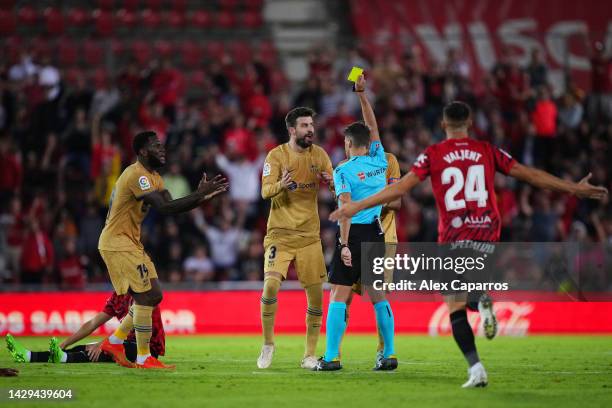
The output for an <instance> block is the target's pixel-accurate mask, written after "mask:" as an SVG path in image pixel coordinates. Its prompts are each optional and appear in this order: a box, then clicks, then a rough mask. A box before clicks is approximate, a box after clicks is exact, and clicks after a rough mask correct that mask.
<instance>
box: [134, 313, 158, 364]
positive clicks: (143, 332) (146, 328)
mask: <svg viewBox="0 0 612 408" xmlns="http://www.w3.org/2000/svg"><path fill="white" fill-rule="evenodd" d="M133 307H134V331H135V332H136V349H137V350H138V351H137V352H138V356H137V358H136V360H137V362H138V364H142V363H144V361H145V360H146V359H147V357H149V356H150V355H151V352H150V351H149V342H150V341H151V333H152V332H153V323H152V318H151V315H152V314H153V309H154V308H153V306H143V305H134V306H133Z"/></svg>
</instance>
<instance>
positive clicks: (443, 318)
mask: <svg viewBox="0 0 612 408" xmlns="http://www.w3.org/2000/svg"><path fill="white" fill-rule="evenodd" d="M109 295H110V294H109V293H91V292H85V293H80V292H63V293H59V292H58V293H2V294H0V335H4V334H6V333H9V332H10V333H13V334H15V335H44V336H48V335H67V334H69V333H72V332H74V331H75V330H77V329H78V328H79V326H80V325H81V324H82V323H83V322H85V321H87V320H88V319H90V318H91V317H92V316H93V315H95V314H96V313H98V312H99V311H100V310H102V308H103V307H104V304H105V302H106V299H107V298H108V297H109ZM260 295H261V294H260V292H258V291H216V292H167V293H166V294H165V296H164V301H163V303H162V318H163V320H164V327H165V329H166V332H167V333H168V334H196V333H198V334H199V333H244V334H257V333H259V332H260V327H261V326H260V320H259V297H260ZM327 301H328V298H327V294H326V299H325V305H327ZM392 306H393V311H394V315H395V328H396V331H397V332H398V333H422V334H426V333H429V334H430V335H433V336H436V335H446V334H449V333H450V322H449V320H448V311H447V309H446V306H445V305H444V304H442V303H439V302H418V303H416V302H392ZM495 307H496V311H497V315H498V319H499V323H500V324H499V325H500V334H501V335H508V336H524V335H527V334H544V333H567V334H570V333H577V334H589V333H590V334H598V333H599V334H604V333H612V302H597V303H580V302H529V301H520V302H499V303H496V305H495ZM305 314H306V299H305V296H304V294H303V293H302V292H301V291H284V292H281V294H280V295H279V309H278V315H277V318H276V331H277V332H278V333H302V332H303V331H304V320H305ZM470 320H471V321H472V323H473V327H478V326H479V325H477V324H476V323H477V320H478V314H477V313H471V314H470ZM324 322H325V320H324ZM117 324H118V323H117V321H116V320H115V319H113V320H112V321H110V322H108V324H107V325H106V326H104V327H103V328H101V329H100V330H99V331H98V332H97V333H96V334H107V333H110V332H111V331H112V330H114V328H115V327H116V325H117ZM349 331H353V332H374V331H375V318H374V312H373V310H372V306H371V305H370V304H369V303H368V302H365V301H363V300H361V299H359V298H356V299H355V300H354V301H353V304H352V305H351V313H350V321H349Z"/></svg>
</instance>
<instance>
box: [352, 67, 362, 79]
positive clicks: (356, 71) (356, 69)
mask: <svg viewBox="0 0 612 408" xmlns="http://www.w3.org/2000/svg"><path fill="white" fill-rule="evenodd" d="M361 74H363V68H359V67H353V69H351V72H349V75H348V80H349V81H351V82H357V80H358V79H359V75H361Z"/></svg>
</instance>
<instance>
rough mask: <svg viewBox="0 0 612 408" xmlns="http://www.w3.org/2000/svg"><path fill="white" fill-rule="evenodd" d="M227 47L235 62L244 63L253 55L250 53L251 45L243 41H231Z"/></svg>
mask: <svg viewBox="0 0 612 408" xmlns="http://www.w3.org/2000/svg"><path fill="white" fill-rule="evenodd" d="M228 48H229V52H230V55H231V57H232V59H233V60H234V63H236V64H240V65H242V64H246V63H248V62H250V61H251V60H252V59H253V56H252V54H251V47H250V46H249V44H247V43H245V42H242V41H236V42H233V43H231V44H230V45H229V47H228Z"/></svg>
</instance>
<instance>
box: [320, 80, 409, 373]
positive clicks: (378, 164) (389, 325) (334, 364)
mask: <svg viewBox="0 0 612 408" xmlns="http://www.w3.org/2000/svg"><path fill="white" fill-rule="evenodd" d="M364 90H365V79H364V77H363V76H360V77H359V80H358V81H357V83H356V84H355V91H356V92H358V94H359V101H360V103H361V109H362V112H363V117H364V120H365V123H366V124H363V123H359V122H356V123H353V124H351V125H349V126H348V127H347V128H346V129H345V131H344V134H345V139H344V143H345V149H346V150H347V152H348V156H349V160H348V161H347V162H345V163H344V164H341V165H340V166H338V167H337V168H336V169H335V170H334V186H335V190H336V196H337V197H338V201H339V205H340V207H342V206H343V205H345V204H346V203H349V202H350V201H351V199H352V198H355V199H358V200H359V199H362V198H365V197H368V196H369V195H372V194H375V193H377V192H378V191H380V190H382V189H383V188H385V186H386V184H387V178H386V171H387V165H388V164H387V157H386V155H385V151H384V149H383V147H382V144H381V143H380V136H379V134H378V126H377V124H376V118H375V116H374V112H373V110H372V107H371V106H370V103H369V101H368V99H367V97H366V95H365V93H364ZM381 210H382V205H380V206H377V207H375V208H372V209H368V210H366V211H362V212H359V213H357V214H355V216H354V217H352V218H351V219H348V218H347V219H343V220H341V221H340V231H339V237H338V245H337V246H336V251H335V252H334V258H333V261H332V267H331V271H330V273H329V282H330V283H331V284H332V290H331V295H330V303H329V309H328V312H327V343H326V348H325V355H324V356H323V357H321V358H320V359H319V361H318V363H317V366H316V367H315V368H313V370H315V371H334V370H340V369H341V368H342V365H341V364H340V358H339V355H340V342H341V340H342V337H343V336H344V332H345V330H346V326H347V302H348V301H349V299H350V297H351V290H352V286H353V285H354V284H355V283H357V282H361V284H362V285H363V288H364V290H365V291H366V292H367V293H368V295H369V297H370V300H371V301H372V304H373V306H374V311H375V314H376V323H377V326H378V329H379V330H380V333H381V334H382V337H383V340H384V348H383V352H382V356H379V357H377V358H376V364H375V367H374V369H375V370H395V369H396V368H397V358H396V357H395V348H394V319H393V312H392V311H391V305H390V304H389V302H388V301H387V300H386V298H385V293H384V292H383V291H379V290H375V289H374V288H373V286H372V282H373V279H374V275H373V272H372V269H371V268H368V269H367V270H365V271H363V272H364V273H363V274H362V273H361V272H362V271H361V267H362V265H372V264H373V259H374V258H375V257H382V256H384V253H385V248H384V242H385V236H384V231H383V230H382V226H381V224H380V214H381ZM362 243H374V245H373V246H370V247H367V246H366V247H365V251H364V250H363V249H364V248H362ZM362 258H364V262H362Z"/></svg>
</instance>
